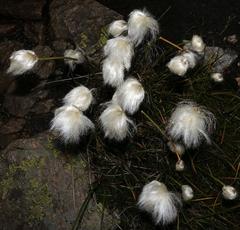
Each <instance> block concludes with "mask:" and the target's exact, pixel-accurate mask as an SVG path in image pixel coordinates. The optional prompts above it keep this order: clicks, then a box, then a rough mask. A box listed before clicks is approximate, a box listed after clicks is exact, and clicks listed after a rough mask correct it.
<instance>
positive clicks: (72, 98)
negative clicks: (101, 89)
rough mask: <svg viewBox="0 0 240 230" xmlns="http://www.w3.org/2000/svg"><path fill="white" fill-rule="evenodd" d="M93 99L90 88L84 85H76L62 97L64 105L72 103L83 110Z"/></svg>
mask: <svg viewBox="0 0 240 230" xmlns="http://www.w3.org/2000/svg"><path fill="white" fill-rule="evenodd" d="M92 101H93V95H92V92H91V90H89V89H88V88H87V87H85V86H78V87H76V88H74V89H72V90H71V91H70V92H69V93H68V94H67V95H66V96H65V97H64V98H63V103H64V104H65V105H74V106H76V107H77V108H78V109H79V110H80V111H85V110H87V109H88V108H89V106H90V104H91V103H92Z"/></svg>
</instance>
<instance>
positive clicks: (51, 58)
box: [38, 56, 77, 61]
mask: <svg viewBox="0 0 240 230" xmlns="http://www.w3.org/2000/svg"><path fill="white" fill-rule="evenodd" d="M63 59H67V60H73V61H77V59H76V58H71V57H64V56H61V57H39V58H38V60H39V61H49V60H63Z"/></svg>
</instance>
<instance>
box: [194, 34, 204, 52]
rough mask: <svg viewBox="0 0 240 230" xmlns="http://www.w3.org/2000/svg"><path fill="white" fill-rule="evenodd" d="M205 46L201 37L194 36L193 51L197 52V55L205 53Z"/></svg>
mask: <svg viewBox="0 0 240 230" xmlns="http://www.w3.org/2000/svg"><path fill="white" fill-rule="evenodd" d="M205 46H206V45H205V43H204V41H203V39H202V38H201V37H200V36H198V35H193V37H192V41H191V49H192V50H193V51H196V52H197V53H199V54H201V53H203V52H204V49H205Z"/></svg>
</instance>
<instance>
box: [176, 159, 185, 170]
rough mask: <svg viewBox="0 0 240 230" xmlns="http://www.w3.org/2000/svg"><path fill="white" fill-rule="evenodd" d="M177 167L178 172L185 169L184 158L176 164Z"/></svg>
mask: <svg viewBox="0 0 240 230" xmlns="http://www.w3.org/2000/svg"><path fill="white" fill-rule="evenodd" d="M175 169H176V171H178V172H182V171H183V170H184V169H185V163H184V161H183V160H178V161H177V163H176V165H175Z"/></svg>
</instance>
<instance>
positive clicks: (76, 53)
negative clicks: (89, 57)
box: [64, 49, 85, 71]
mask: <svg viewBox="0 0 240 230" xmlns="http://www.w3.org/2000/svg"><path fill="white" fill-rule="evenodd" d="M64 57H65V58H73V59H75V60H71V59H64V62H65V63H66V64H67V65H69V67H70V69H71V70H72V71H73V70H74V69H75V67H76V65H77V64H82V63H84V61H85V57H84V55H83V52H82V51H81V50H79V49H75V50H72V49H69V50H65V52H64Z"/></svg>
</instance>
